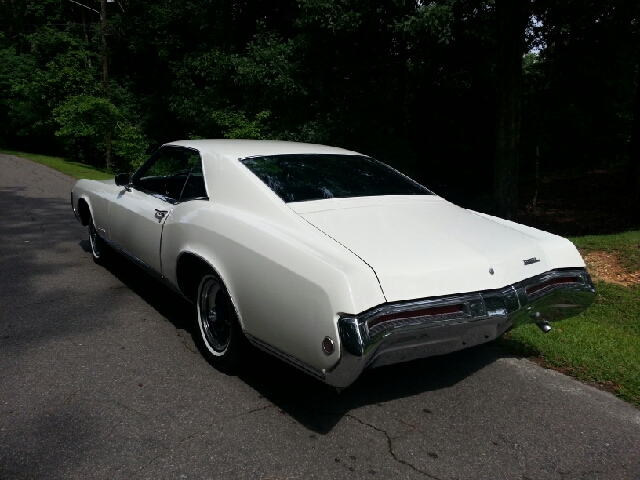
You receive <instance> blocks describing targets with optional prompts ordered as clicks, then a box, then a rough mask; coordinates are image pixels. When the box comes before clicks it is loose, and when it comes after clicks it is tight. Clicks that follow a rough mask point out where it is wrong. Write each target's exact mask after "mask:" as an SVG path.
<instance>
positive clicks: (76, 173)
mask: <svg viewBox="0 0 640 480" xmlns="http://www.w3.org/2000/svg"><path fill="white" fill-rule="evenodd" d="M0 153H5V154H7V155H15V156H16V157H22V158H26V159H28V160H31V161H33V162H37V163H41V164H43V165H46V166H47V167H50V168H53V169H54V170H57V171H59V172H62V173H64V174H65V175H69V176H70V177H74V178H78V179H80V178H88V179H91V180H107V179H109V178H113V175H112V174H110V173H108V172H106V171H105V170H102V169H99V168H95V167H92V166H90V165H85V164H83V163H78V162H72V161H69V160H66V159H64V158H60V157H50V156H48V155H37V154H34V153H27V152H17V151H15V150H5V149H0Z"/></svg>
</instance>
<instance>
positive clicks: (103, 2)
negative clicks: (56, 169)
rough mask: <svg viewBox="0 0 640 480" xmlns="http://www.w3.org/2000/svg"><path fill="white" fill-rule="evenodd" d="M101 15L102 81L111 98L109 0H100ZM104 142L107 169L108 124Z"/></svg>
mask: <svg viewBox="0 0 640 480" xmlns="http://www.w3.org/2000/svg"><path fill="white" fill-rule="evenodd" d="M100 17H101V21H102V82H103V90H104V92H103V93H104V98H105V99H106V100H109V99H110V95H109V58H108V53H109V51H108V49H107V28H108V27H107V0H100ZM104 144H105V147H106V150H107V157H106V160H105V164H106V168H107V170H108V169H109V167H110V166H111V126H110V125H108V126H107V129H106V130H105V132H104Z"/></svg>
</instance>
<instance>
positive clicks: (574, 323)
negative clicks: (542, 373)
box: [499, 231, 640, 407]
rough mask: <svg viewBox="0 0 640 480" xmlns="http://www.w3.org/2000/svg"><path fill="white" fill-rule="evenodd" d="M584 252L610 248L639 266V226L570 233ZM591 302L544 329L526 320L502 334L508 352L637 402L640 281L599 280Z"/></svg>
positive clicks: (628, 266)
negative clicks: (602, 232) (547, 330)
mask: <svg viewBox="0 0 640 480" xmlns="http://www.w3.org/2000/svg"><path fill="white" fill-rule="evenodd" d="M572 241H573V242H574V243H575V244H576V246H578V248H580V250H581V251H583V252H589V251H594V250H597V251H606V252H609V253H614V254H616V255H617V256H618V258H619V259H620V263H621V264H622V265H624V266H625V268H626V269H629V270H630V271H637V270H639V269H640V231H635V232H626V233H622V234H618V235H598V236H595V235H594V236H588V237H578V238H573V239H572ZM596 288H597V291H598V293H597V296H596V300H595V302H594V304H593V305H592V306H591V308H589V309H588V310H587V311H585V312H583V313H582V314H581V315H579V316H577V317H575V318H571V319H568V320H564V321H563V322H560V323H557V324H555V326H554V329H553V330H552V331H551V332H550V333H548V334H546V335H545V334H543V333H542V332H540V330H539V329H538V328H537V327H536V326H535V325H526V326H522V327H519V328H516V329H514V330H512V331H511V332H509V333H508V334H507V335H506V336H505V337H504V338H502V339H500V340H499V342H500V344H501V345H502V346H503V347H504V348H506V349H507V350H508V351H510V352H512V353H515V354H519V355H524V356H528V357H533V360H534V361H536V362H538V363H540V364H542V365H543V366H545V367H549V368H553V369H555V370H559V371H561V372H563V373H566V374H569V375H572V376H575V377H577V378H579V379H580V380H583V381H586V382H588V383H592V384H594V385H595V386H597V387H599V388H602V389H604V390H608V391H611V392H612V393H615V394H616V395H617V396H619V397H620V398H622V399H624V400H626V401H628V402H630V403H631V404H633V405H635V406H636V407H640V285H637V284H636V285H632V286H621V285H615V284H612V283H606V282H597V284H596Z"/></svg>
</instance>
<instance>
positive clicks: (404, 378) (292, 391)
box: [81, 244, 505, 434]
mask: <svg viewBox="0 0 640 480" xmlns="http://www.w3.org/2000/svg"><path fill="white" fill-rule="evenodd" d="M81 246H82V248H88V245H85V244H82V245H81ZM107 268H108V270H109V271H110V272H111V273H112V274H113V275H114V276H116V277H117V278H118V279H119V280H120V281H121V282H122V283H124V284H125V285H126V286H127V287H128V288H129V289H131V290H132V291H133V292H134V293H135V294H136V295H138V296H140V297H141V298H142V299H143V300H144V301H145V302H147V303H148V304H149V305H150V306H152V307H153V308H154V309H155V310H156V311H157V312H158V313H159V314H160V315H162V316H163V317H164V318H166V319H167V320H169V321H170V322H171V323H172V324H173V325H174V326H175V327H176V328H178V329H181V330H186V331H187V332H189V333H190V334H191V336H192V337H193V338H194V343H195V344H196V345H197V344H198V341H197V340H196V335H197V334H198V332H197V331H196V328H195V312H194V307H193V306H192V305H191V304H190V303H189V302H187V301H186V300H184V299H183V298H182V297H180V296H179V295H177V294H176V293H175V292H173V291H172V290H170V289H169V288H167V287H166V286H164V285H162V284H161V283H160V282H158V281H157V280H155V279H154V278H153V277H151V276H150V275H148V274H147V273H146V272H144V271H143V270H142V269H140V268H138V267H137V266H136V265H134V264H133V263H131V262H129V261H128V260H126V259H124V258H123V257H120V256H119V255H114V256H113V258H112V259H110V262H109V264H108V265H107ZM504 356H505V353H504V352H502V351H501V350H500V349H499V348H497V347H495V346H493V345H485V346H480V347H475V348H471V349H468V350H464V351H461V352H457V353H453V354H450V355H446V356H441V357H433V358H427V359H422V360H417V361H413V362H408V363H403V364H398V365H392V366H386V367H381V368H377V369H373V370H370V371H366V372H364V374H363V375H362V376H361V377H360V378H359V379H358V380H357V381H356V382H355V383H354V384H353V385H351V386H350V387H349V388H347V389H346V390H344V391H342V392H341V393H338V392H337V391H336V390H335V389H334V388H332V387H329V386H328V385H325V384H323V383H322V382H320V381H318V380H316V379H314V378H312V377H310V376H309V375H307V374H305V373H303V372H301V371H299V370H297V369H296V368H294V367H292V366H290V365H289V364H287V363H285V362H283V361H281V360H279V359H277V358H275V357H272V356H271V355H268V354H266V353H264V352H262V351H259V350H257V349H253V351H251V353H250V358H249V359H248V362H247V365H246V366H244V367H243V368H242V369H241V370H240V371H239V372H238V374H237V377H238V378H239V379H240V380H242V381H243V382H245V383H246V384H247V385H249V386H250V387H251V388H253V389H254V390H256V391H257V392H258V393H259V394H260V395H262V396H263V397H264V398H266V399H267V400H269V401H270V402H272V403H273V404H274V405H276V406H277V407H278V408H279V409H281V410H282V411H283V412H284V413H286V414H287V415H289V416H290V417H291V418H293V419H295V420H296V421H297V422H299V423H300V424H302V425H304V426H305V427H306V428H308V429H309V430H311V431H313V432H315V433H318V434H326V433H329V432H330V431H331V430H332V429H333V427H334V426H335V425H336V424H337V423H338V422H339V421H340V419H341V418H342V417H343V416H345V415H347V414H348V413H349V412H350V411H351V410H353V409H357V408H359V407H362V406H366V405H382V404H384V403H385V402H389V401H392V400H396V399H398V398H403V397H410V396H414V395H419V394H421V393H424V392H427V391H431V390H439V389H443V388H447V387H450V386H452V385H455V384H456V383H458V382H460V381H461V380H463V379H465V378H466V377H468V376H470V375H472V374H474V373H475V372H477V371H478V370H481V369H483V368H484V367H485V366H487V365H489V364H491V363H492V362H494V361H495V360H496V359H498V358H502V357H504ZM211 368H213V367H211ZM428 407H429V406H428V405H425V408H426V409H428Z"/></svg>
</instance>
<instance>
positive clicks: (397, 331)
mask: <svg viewBox="0 0 640 480" xmlns="http://www.w3.org/2000/svg"><path fill="white" fill-rule="evenodd" d="M594 298H595V287H594V286H593V282H592V281H591V277H590V276H589V274H588V273H587V272H586V270H585V269H583V268H574V269H559V270H552V271H550V272H547V273H544V274H542V275H538V276H536V277H532V278H529V279H526V280H524V281H522V282H518V283H516V284H513V285H509V286H507V287H505V288H502V289H499V290H487V291H482V292H474V293H468V294H461V295H452V296H447V297H438V298H427V299H422V300H415V301H407V302H398V303H393V304H384V305H380V306H378V307H375V308H372V309H370V310H367V311H365V312H362V313H360V314H358V315H345V316H342V317H340V319H339V320H338V328H339V332H340V339H341V342H340V343H341V357H340V361H339V363H338V365H337V366H336V367H334V368H333V369H332V370H331V371H324V372H322V373H323V376H324V381H325V382H326V383H328V384H329V385H333V386H335V387H338V388H344V387H347V386H349V385H350V384H351V383H352V382H353V381H354V380H355V379H356V378H357V377H358V376H359V375H360V373H362V371H363V370H365V369H367V368H375V367H379V366H382V365H389V364H393V363H400V362H406V361H409V360H414V359H417V358H424V357H430V356H434V355H442V354H445V353H450V352H454V351H456V350H461V349H463V348H468V347H471V346H474V345H478V344H481V343H485V342H489V341H491V340H494V339H495V338H497V337H499V336H500V335H502V334H503V333H504V332H506V331H507V330H508V329H509V328H511V327H513V326H518V325H522V324H526V323H539V322H555V321H558V320H562V319H565V318H569V317H573V316H575V315H577V314H578V313H580V312H582V311H583V310H585V309H586V308H587V307H588V306H589V305H591V303H592V302H593V300H594Z"/></svg>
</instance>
